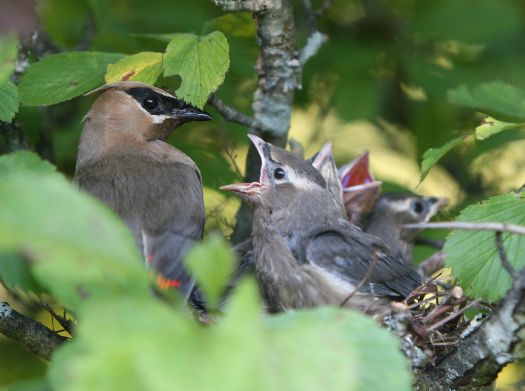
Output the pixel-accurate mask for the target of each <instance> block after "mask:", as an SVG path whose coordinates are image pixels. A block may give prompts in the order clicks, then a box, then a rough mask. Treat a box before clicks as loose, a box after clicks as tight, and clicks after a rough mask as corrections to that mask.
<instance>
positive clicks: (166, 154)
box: [74, 82, 211, 298]
mask: <svg viewBox="0 0 525 391" xmlns="http://www.w3.org/2000/svg"><path fill="white" fill-rule="evenodd" d="M96 92H100V93H101V95H100V96H99V97H98V99H97V100H96V101H95V103H94V104H93V106H92V107H91V110H90V111H89V112H88V113H87V115H86V117H85V121H84V130H83V131H82V135H81V137H80V144H79V146H78V157H77V164H76V170H75V178H74V180H75V182H76V183H77V184H78V185H79V187H80V188H81V189H84V190H85V191H87V192H89V193H91V194H92V195H93V196H95V197H97V198H98V199H100V200H101V201H102V202H104V203H106V204H107V205H108V206H109V207H111V208H112V209H113V210H114V211H115V212H116V213H118V214H119V215H120V217H122V219H123V220H124V221H125V222H126V223H127V225H128V226H129V227H130V229H131V231H132V232H133V235H134V237H135V240H136V242H137V244H138V246H139V248H140V250H141V251H142V253H143V254H144V258H145V260H146V262H147V264H149V265H151V266H152V267H154V268H155V269H156V270H157V271H158V272H159V275H158V278H157V282H158V284H159V286H160V287H162V288H164V287H174V288H178V290H179V291H180V292H181V294H182V295H183V296H184V297H185V298H187V297H188V295H189V294H190V292H191V290H192V288H193V286H194V280H193V278H191V277H190V276H189V274H188V273H187V272H186V270H185V268H184V266H183V264H182V257H183V256H184V254H185V253H186V251H187V250H188V249H189V248H190V247H191V246H193V244H194V243H195V242H197V241H199V240H200V239H201V238H202V232H203V227H204V218H205V215H204V202H203V196H202V184H201V176H200V172H199V169H198V168H197V166H196V165H195V163H194V162H193V161H192V160H191V159H190V158H189V157H188V156H186V155H185V154H184V153H182V152H181V151H179V150H178V149H176V148H174V147H172V146H171V145H170V144H168V143H166V139H167V138H168V136H169V135H170V134H171V132H172V131H173V130H174V129H176V128H178V127H179V126H181V125H183V124H184V123H185V122H190V121H207V120H210V119H211V116H210V115H209V114H207V113H205V112H204V111H201V110H198V109H196V108H194V107H192V106H190V105H189V104H187V103H186V102H184V101H183V100H181V99H178V98H176V97H175V96H173V95H170V94H168V93H167V92H165V91H163V90H161V89H159V88H156V87H153V86H150V85H147V84H144V83H138V82H117V83H112V84H108V85H105V86H103V87H101V88H99V89H97V90H95V91H93V92H91V93H96Z"/></svg>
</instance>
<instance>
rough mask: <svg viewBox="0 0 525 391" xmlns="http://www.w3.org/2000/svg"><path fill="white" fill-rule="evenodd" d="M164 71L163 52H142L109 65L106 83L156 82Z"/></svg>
mask: <svg viewBox="0 0 525 391" xmlns="http://www.w3.org/2000/svg"><path fill="white" fill-rule="evenodd" d="M161 73H162V53H155V52H140V53H137V54H133V55H131V56H127V57H124V58H122V59H120V60H119V61H117V62H116V63H115V64H110V65H108V70H107V73H106V76H105V78H106V83H112V82H115V81H127V80H129V81H142V82H144V83H147V84H154V83H155V82H156V81H157V79H158V77H159V76H160V74H161Z"/></svg>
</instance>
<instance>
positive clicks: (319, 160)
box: [312, 142, 332, 170]
mask: <svg viewBox="0 0 525 391" xmlns="http://www.w3.org/2000/svg"><path fill="white" fill-rule="evenodd" d="M331 158H332V143H330V142H327V143H326V144H325V145H323V147H322V148H321V150H320V151H319V152H318V153H317V155H315V156H314V158H313V160H312V166H314V167H315V168H317V169H318V170H320V169H321V167H322V166H323V164H324V163H325V162H326V161H327V160H328V159H331Z"/></svg>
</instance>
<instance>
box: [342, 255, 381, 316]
mask: <svg viewBox="0 0 525 391" xmlns="http://www.w3.org/2000/svg"><path fill="white" fill-rule="evenodd" d="M378 259H379V257H378V256H377V254H374V257H373V258H372V262H371V263H370V267H369V268H368V270H367V272H366V274H365V276H364V277H363V279H362V280H361V281H359V284H357V286H356V287H355V288H354V290H353V291H352V292H350V294H349V295H348V296H347V297H346V299H344V300H343V302H342V303H341V304H340V305H339V306H340V307H344V306H345V304H346V303H347V302H348V300H350V299H351V298H352V296H354V295H355V294H356V292H357V291H358V290H359V289H361V287H362V286H363V285H364V283H365V282H366V281H368V279H369V278H370V275H371V274H372V272H373V271H374V269H375V267H376V264H377V260H378Z"/></svg>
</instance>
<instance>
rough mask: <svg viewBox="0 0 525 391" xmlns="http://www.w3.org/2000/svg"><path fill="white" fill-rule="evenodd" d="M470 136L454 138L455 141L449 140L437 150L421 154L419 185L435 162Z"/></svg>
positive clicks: (430, 149) (433, 149) (431, 149)
mask: <svg viewBox="0 0 525 391" xmlns="http://www.w3.org/2000/svg"><path fill="white" fill-rule="evenodd" d="M469 136H470V135H469V134H467V135H464V136H460V137H456V138H455V139H452V140H450V141H449V142H448V143H446V144H444V145H442V146H441V147H439V148H429V149H427V150H426V151H425V153H424V154H423V161H422V162H421V176H420V177H419V183H421V182H423V181H424V180H425V178H426V177H427V175H428V173H429V172H430V170H431V169H432V167H434V166H435V165H436V164H437V162H438V161H439V160H440V159H441V158H442V157H443V156H445V155H446V154H447V152H449V151H450V150H452V149H453V148H454V147H455V146H456V145H458V144H459V143H461V142H462V141H463V140H465V139H466V138H467V137H469Z"/></svg>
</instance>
